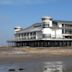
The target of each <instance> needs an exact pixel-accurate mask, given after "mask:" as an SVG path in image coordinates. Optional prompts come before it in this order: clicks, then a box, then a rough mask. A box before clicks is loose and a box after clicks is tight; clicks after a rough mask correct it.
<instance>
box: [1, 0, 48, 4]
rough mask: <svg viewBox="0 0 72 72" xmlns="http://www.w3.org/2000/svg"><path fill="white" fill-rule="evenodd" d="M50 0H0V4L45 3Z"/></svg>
mask: <svg viewBox="0 0 72 72" xmlns="http://www.w3.org/2000/svg"><path fill="white" fill-rule="evenodd" d="M48 1H49V0H0V5H24V4H43V3H47V2H48Z"/></svg>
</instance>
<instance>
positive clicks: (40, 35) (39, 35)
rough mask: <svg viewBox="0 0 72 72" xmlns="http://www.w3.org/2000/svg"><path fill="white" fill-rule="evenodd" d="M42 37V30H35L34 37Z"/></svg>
mask: <svg viewBox="0 0 72 72" xmlns="http://www.w3.org/2000/svg"><path fill="white" fill-rule="evenodd" d="M41 38H42V32H41V31H38V32H36V39H41Z"/></svg>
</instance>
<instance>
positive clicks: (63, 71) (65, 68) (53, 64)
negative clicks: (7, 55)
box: [0, 56, 72, 72]
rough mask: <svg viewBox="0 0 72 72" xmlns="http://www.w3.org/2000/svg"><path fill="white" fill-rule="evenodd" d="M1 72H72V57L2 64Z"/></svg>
mask: <svg viewBox="0 0 72 72" xmlns="http://www.w3.org/2000/svg"><path fill="white" fill-rule="evenodd" d="M0 72H72V56H69V57H63V56H62V57H48V58H44V57H43V59H38V60H35V59H34V60H32V61H24V62H19V63H16V62H15V63H9V64H0Z"/></svg>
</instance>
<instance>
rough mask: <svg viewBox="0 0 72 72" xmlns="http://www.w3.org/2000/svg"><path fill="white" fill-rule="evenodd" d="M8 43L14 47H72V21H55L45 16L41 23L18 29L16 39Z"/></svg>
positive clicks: (16, 29)
mask: <svg viewBox="0 0 72 72" xmlns="http://www.w3.org/2000/svg"><path fill="white" fill-rule="evenodd" d="M8 42H9V43H13V44H14V46H35V47H51V46H52V47H53V46H72V21H62V20H54V19H53V18H52V17H48V16H45V17H43V18H41V22H40V23H35V24H33V25H31V26H29V27H27V28H25V29H23V28H21V27H16V28H15V34H14V38H13V39H12V40H9V41H8Z"/></svg>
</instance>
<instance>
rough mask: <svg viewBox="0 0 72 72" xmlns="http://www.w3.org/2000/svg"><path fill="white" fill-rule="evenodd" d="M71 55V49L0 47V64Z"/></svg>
mask: <svg viewBox="0 0 72 72" xmlns="http://www.w3.org/2000/svg"><path fill="white" fill-rule="evenodd" d="M63 57H64V58H66V59H67V58H69V57H72V49H59V48H11V49H10V48H8V49H6V48H2V49H1V48H0V64H4V63H16V62H27V61H28V62H29V61H36V60H37V61H38V60H40V61H42V60H46V59H48V60H49V59H53V58H57V59H58V58H63Z"/></svg>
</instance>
